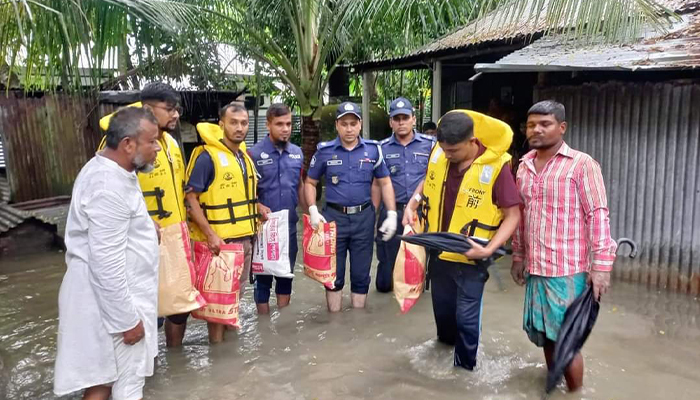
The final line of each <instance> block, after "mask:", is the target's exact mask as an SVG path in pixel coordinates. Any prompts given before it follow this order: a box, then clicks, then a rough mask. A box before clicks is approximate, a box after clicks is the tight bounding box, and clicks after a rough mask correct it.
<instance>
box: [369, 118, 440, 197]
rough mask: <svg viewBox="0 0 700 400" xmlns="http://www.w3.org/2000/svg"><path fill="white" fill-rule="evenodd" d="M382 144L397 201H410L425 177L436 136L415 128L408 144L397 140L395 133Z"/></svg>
mask: <svg viewBox="0 0 700 400" xmlns="http://www.w3.org/2000/svg"><path fill="white" fill-rule="evenodd" d="M381 146H382V153H383V154H384V160H385V162H386V165H387V168H388V169H389V172H390V174H391V184H392V185H393V186H394V195H395V196H396V202H397V203H404V204H405V203H408V201H409V200H410V198H411V196H413V192H414V191H415V190H416V187H417V186H418V184H419V183H420V182H421V181H422V180H423V178H425V173H426V171H427V169H428V159H429V158H430V152H431V150H432V149H433V147H434V146H435V138H434V137H433V136H429V135H424V134H422V133H418V132H416V131H415V130H414V131H413V139H412V140H411V142H410V143H408V145H406V146H404V145H402V144H401V143H399V142H398V140H396V136H395V134H392V135H391V136H390V137H388V138H386V139H384V140H382V141H381Z"/></svg>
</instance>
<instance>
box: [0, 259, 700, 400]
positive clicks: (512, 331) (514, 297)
mask: <svg viewBox="0 0 700 400" xmlns="http://www.w3.org/2000/svg"><path fill="white" fill-rule="evenodd" d="M508 262H509V260H505V261H504V262H503V263H501V265H498V266H496V267H494V268H493V269H492V279H491V280H490V281H489V283H488V285H487V290H486V293H485V297H484V315H483V334H482V346H481V348H480V355H479V357H480V358H479V364H478V366H477V370H476V371H475V372H473V373H470V372H467V371H463V370H461V369H455V368H453V367H452V350H451V349H450V348H447V347H445V346H442V345H440V344H438V343H436V342H435V341H434V337H435V330H434V325H433V320H432V311H431V304H430V296H429V294H427V295H426V296H424V297H423V298H422V299H421V300H420V302H419V303H418V304H417V305H416V307H414V309H413V310H411V312H410V313H409V314H407V315H400V314H399V312H398V306H397V304H396V303H395V300H394V299H393V296H392V295H383V294H378V293H376V292H374V291H371V292H370V297H369V303H368V308H367V309H366V310H351V309H346V310H345V311H344V312H342V313H339V314H337V315H329V314H328V313H327V312H326V310H325V304H324V297H323V289H322V288H321V286H320V285H319V284H317V283H315V282H313V281H311V280H309V279H306V278H305V277H303V275H302V274H301V273H300V271H297V279H296V282H295V287H294V295H293V298H292V305H291V306H290V307H289V308H287V309H284V310H283V311H282V312H277V311H274V312H273V313H272V315H270V316H267V317H258V316H257V315H256V313H255V306H254V304H253V301H252V288H249V289H248V290H247V292H246V296H245V299H244V303H243V305H242V307H241V312H242V317H241V319H242V329H241V330H240V331H239V332H238V333H236V332H229V335H228V338H227V341H226V342H225V343H223V344H221V345H217V346H209V344H208V343H207V333H206V324H204V323H203V322H202V321H198V320H192V321H191V323H190V325H189V327H188V331H187V336H186V338H185V344H184V346H183V348H182V349H177V350H168V349H166V348H165V346H164V338H163V333H162V331H161V332H160V336H161V337H160V342H161V352H160V354H159V356H158V358H157V368H156V374H155V376H154V377H152V378H150V379H149V380H148V381H147V384H146V392H145V395H146V399H153V400H154V399H181V400H189V399H192V400H195V399H203V400H204V399H207V400H218V399H241V398H248V399H284V400H297V399H299V400H301V399H304V400H315V399H318V400H323V399H428V398H431V399H432V398H440V399H536V398H539V397H540V396H541V394H542V390H543V389H542V388H543V387H544V379H545V367H544V364H543V357H542V354H541V351H540V350H539V349H537V348H535V347H534V346H533V345H531V344H530V343H529V342H528V340H527V337H526V335H525V333H524V332H523V331H522V329H521V323H522V322H521V321H522V296H523V289H522V288H519V287H516V286H515V285H514V284H512V283H511V281H510V275H509V273H508V269H507V263H508ZM2 264H3V265H2V267H0V398H2V399H4V398H7V399H55V396H53V394H52V392H51V388H52V383H51V382H52V376H53V371H52V369H53V357H54V353H55V344H56V326H57V309H56V307H57V305H56V302H57V297H58V287H59V285H60V282H61V278H62V276H63V273H64V269H65V266H64V264H63V254H58V253H57V254H48V255H39V256H36V257H33V258H25V259H22V260H18V261H7V260H3V262H2ZM298 269H299V268H298ZM499 277H500V279H497V278H499ZM344 300H345V303H346V304H347V303H348V300H349V299H347V298H346V299H344ZM584 357H585V361H586V384H585V388H584V390H583V391H582V392H580V393H578V394H565V393H564V391H563V389H561V388H560V390H559V391H558V392H557V393H555V394H554V395H553V396H552V397H551V398H553V399H556V398H559V399H604V400H611V399H615V400H618V399H662V398H663V399H678V400H683V399H687V400H690V399H693V400H695V399H698V398H700V369H699V368H698V363H699V362H700V301H699V300H698V299H696V298H692V297H688V296H681V295H673V294H667V293H659V292H655V291H654V292H648V291H647V289H645V288H643V287H638V286H634V285H628V284H616V285H615V287H614V289H613V292H612V294H611V295H609V296H608V298H607V299H606V301H605V302H604V303H603V305H602V308H601V315H600V318H599V320H598V324H597V325H596V328H595V330H594V332H593V334H592V336H591V338H590V340H589V342H588V344H587V345H586V347H585V348H584ZM73 398H78V396H74V397H73Z"/></svg>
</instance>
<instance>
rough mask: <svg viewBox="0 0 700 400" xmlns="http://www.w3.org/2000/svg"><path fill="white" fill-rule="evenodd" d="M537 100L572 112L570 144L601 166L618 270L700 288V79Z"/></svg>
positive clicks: (631, 277)
mask: <svg viewBox="0 0 700 400" xmlns="http://www.w3.org/2000/svg"><path fill="white" fill-rule="evenodd" d="M535 97H536V98H537V99H541V100H544V99H555V100H557V101H560V102H562V103H563V104H564V105H565V106H566V109H567V120H568V122H569V128H568V131H567V134H566V141H567V143H568V144H569V145H571V147H573V148H575V149H578V150H581V151H584V152H586V153H588V154H590V155H591V156H593V158H595V159H596V160H597V161H598V162H599V163H600V165H601V168H602V171H603V176H604V178H605V183H606V187H607V192H608V202H609V207H610V225H611V229H612V234H613V237H614V238H620V237H629V238H632V239H634V240H635V241H636V242H637V243H638V244H639V246H640V253H639V255H638V256H637V258H636V259H634V260H629V259H628V258H626V257H622V255H625V254H627V253H628V250H626V249H620V251H619V252H618V254H619V255H620V256H619V257H618V261H617V262H616V264H615V269H614V275H615V277H616V278H620V279H623V280H627V281H633V282H641V283H644V284H647V285H648V286H650V287H654V288H656V287H658V288H668V289H671V290H674V291H679V292H687V293H691V294H698V293H700V163H699V162H698V156H699V155H700V112H698V111H697V105H698V104H700V84H698V83H694V82H692V81H688V80H683V81H667V82H607V83H601V82H598V83H585V84H578V85H569V86H566V85H562V86H554V87H540V88H536V89H535Z"/></svg>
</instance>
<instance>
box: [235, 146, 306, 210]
mask: <svg viewBox="0 0 700 400" xmlns="http://www.w3.org/2000/svg"><path fill="white" fill-rule="evenodd" d="M281 150H282V151H281V152H280V148H278V147H277V146H275V145H274V143H272V140H271V139H270V137H269V136H267V137H265V139H263V140H261V141H260V142H258V143H257V144H256V145H255V146H253V147H252V148H251V149H250V151H249V152H248V154H250V157H251V158H252V159H253V162H254V163H255V167H256V169H257V170H258V173H259V174H260V180H259V181H258V200H259V202H260V203H261V204H263V205H265V206H267V207H269V208H270V210H272V211H273V212H274V211H280V210H289V223H290V224H296V222H297V220H298V217H297V213H296V211H295V210H296V207H297V204H298V203H299V182H300V181H301V170H302V166H303V164H304V156H303V155H302V151H301V148H299V146H296V145H294V144H292V143H287V144H286V145H285V147H284V148H282V149H281Z"/></svg>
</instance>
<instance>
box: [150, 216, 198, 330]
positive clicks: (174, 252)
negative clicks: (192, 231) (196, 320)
mask: <svg viewBox="0 0 700 400" xmlns="http://www.w3.org/2000/svg"><path fill="white" fill-rule="evenodd" d="M160 232H161V233H160V236H161V240H160V265H159V267H158V315H159V316H162V317H166V316H168V315H175V314H184V313H188V312H190V311H193V310H197V309H199V308H202V307H204V306H205V305H206V304H207V302H206V301H205V300H204V297H203V296H202V295H201V294H200V293H199V291H198V290H197V289H196V288H195V282H196V281H197V275H196V272H195V266H194V260H193V259H192V257H193V255H192V247H191V245H190V243H191V242H190V235H189V230H188V229H187V223H185V222H181V223H179V224H172V225H169V226H167V227H165V228H163V229H161V230H160Z"/></svg>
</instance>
